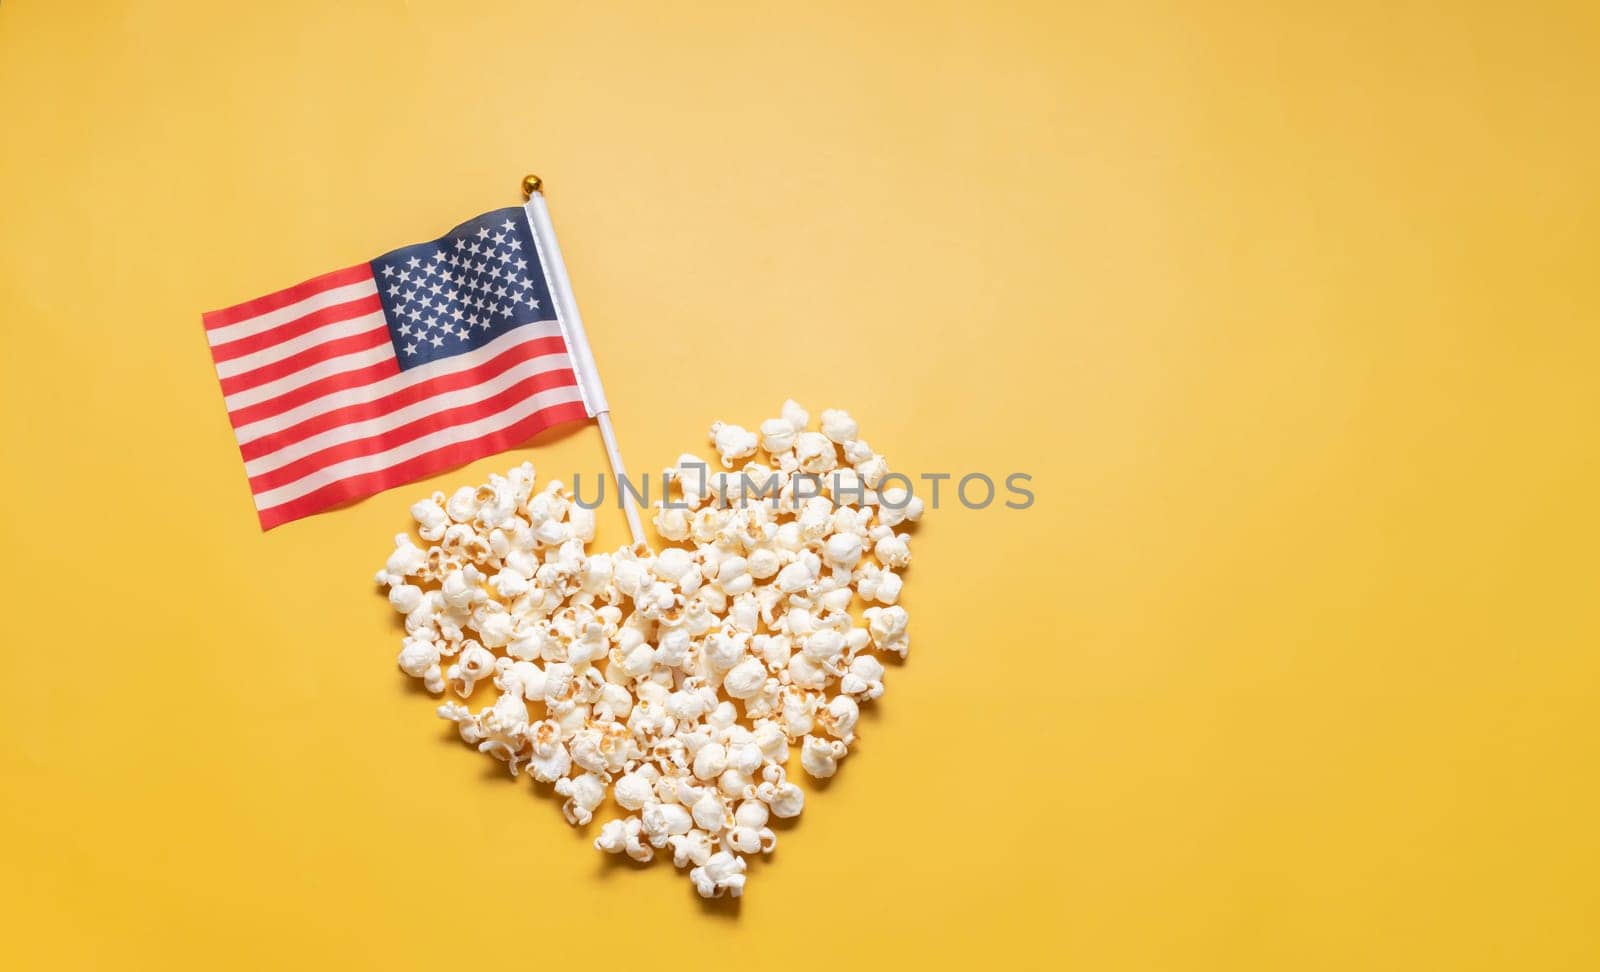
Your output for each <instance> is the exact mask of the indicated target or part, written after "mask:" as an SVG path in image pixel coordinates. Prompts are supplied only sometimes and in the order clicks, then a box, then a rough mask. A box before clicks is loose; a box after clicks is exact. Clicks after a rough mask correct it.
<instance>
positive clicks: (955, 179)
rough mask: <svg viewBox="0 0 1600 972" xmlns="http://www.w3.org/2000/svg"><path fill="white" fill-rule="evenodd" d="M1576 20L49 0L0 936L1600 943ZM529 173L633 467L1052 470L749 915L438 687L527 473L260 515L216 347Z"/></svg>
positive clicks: (36, 41)
mask: <svg viewBox="0 0 1600 972" xmlns="http://www.w3.org/2000/svg"><path fill="white" fill-rule="evenodd" d="M1441 6H1450V7H1453V8H1455V9H1454V10H1453V12H1450V13H1445V14H1435V13H1430V12H1429V8H1432V7H1441ZM225 7H234V9H224V8H225ZM1513 8H1515V9H1514V10H1513ZM1596 10H1597V8H1596V7H1595V6H1594V5H1593V4H1581V3H1573V4H1571V5H1567V6H1558V5H1553V4H1533V5H1513V4H1490V3H1478V4H1453V5H1437V4H1413V3H1399V4H1395V3H1359V4H1325V3H1319V4H1310V3H1303V4H1288V5H1284V4H1269V3H1259V4H1252V3H1198V2H1196V3H1190V4H1141V3H1134V4H1108V5H1104V6H1096V7H1088V6H1081V5H1072V4H1068V5H1062V4H1053V3H1038V4H1029V5H1019V4H1007V3H1001V4H992V5H991V4H984V3H957V4H949V3H925V2H917V3H906V4H893V5H887V4H858V3H840V4H830V5H826V6H825V7H816V8H813V7H809V6H807V5H794V4H761V5H751V4H747V3H727V4H638V5H635V6H632V7H613V6H609V5H598V4H577V3H573V4H509V3H499V4H495V3H485V4H480V3H470V4H462V3H450V4H446V3H440V4H423V3H408V4H402V3H395V4H377V3H368V4H337V5H335V4H326V3H322V2H286V3H263V4H253V5H237V6H236V5H228V4H213V3H182V4H180V3H165V4H162V3H67V2H53V3H51V2H43V0H6V2H5V3H4V4H3V5H0V326H3V348H0V404H3V422H4V425H3V428H4V437H3V441H4V473H3V479H0V509H3V510H4V512H5V514H6V516H7V518H8V521H9V522H8V524H7V527H6V531H5V532H6V534H7V536H8V539H7V540H6V542H5V543H4V556H3V558H0V571H3V572H4V578H3V579H4V581H5V587H4V590H5V592H6V595H5V596H6V606H5V618H6V625H5V653H6V660H7V662H8V665H7V668H8V670H9V671H10V672H11V673H12V674H11V684H10V688H9V690H8V691H7V692H6V696H7V698H6V701H5V704H4V706H3V715H0V719H3V724H0V730H3V738H4V743H3V745H0V786H3V791H0V796H3V813H4V820H3V824H4V825H3V828H0V833H3V836H0V873H3V876H0V894H3V897H4V900H3V901H0V927H3V928H4V931H5V938H6V940H7V946H6V952H7V953H8V956H9V958H8V960H7V964H8V965H10V964H11V963H12V962H17V963H18V964H20V965H21V966H23V967H29V968H42V967H46V966H55V965H57V964H59V965H60V966H65V967H88V966H100V967H118V968H170V967H190V966H211V965H213V963H223V962H227V963H238V964H240V965H243V966H254V967H284V966H291V965H292V966H298V967H304V966H315V967H321V966H346V967H377V966H385V967H428V968H435V969H440V968H453V967H456V966H457V965H465V964H468V963H471V964H473V965H478V964H481V963H488V964H491V965H496V966H502V967H527V968H534V967H541V966H543V965H546V964H548V963H550V962H552V961H558V960H559V961H562V962H571V963H580V964H582V965H585V966H586V965H588V964H590V963H594V962H604V963H606V964H607V965H608V966H609V965H611V964H612V963H616V962H622V961H652V960H665V961H669V962H672V963H673V964H678V965H683V966H684V967H688V966H689V965H696V966H708V965H709V963H711V962H717V963H728V964H730V965H737V966H739V967H754V966H759V967H762V968H778V967H787V966H795V967H799V966H802V965H813V964H815V965H818V966H820V967H824V968H849V967H876V968H890V967H899V965H900V964H905V965H907V966H908V967H953V966H957V965H966V964H969V963H984V964H985V967H987V964H988V963H991V962H995V961H1000V960H1005V961H1008V962H1010V963H1011V964H1013V965H1017V966H1023V967H1043V966H1052V965H1054V966H1057V967H1070V968H1084V969H1258V968H1260V969H1366V968H1388V969H1420V968H1452V969H1474V968H1485V969H1487V968H1498V969H1511V968H1516V969H1593V968H1595V967H1597V965H1600V896H1597V893H1596V876H1595V872H1596V868H1597V865H1600V838H1597V835H1596V828H1595V820H1596V813H1597V811H1600V799H1597V797H1600V790H1597V784H1596V782H1595V771H1596V764H1597V758H1600V731H1597V730H1600V714H1597V702H1600V688H1597V686H1600V659H1597V655H1596V648H1597V645H1600V609H1597V603H1600V602H1597V597H1596V595H1597V590H1596V582H1597V580H1600V567H1597V564H1600V556H1597V546H1600V543H1597V542H1600V529H1597V525H1600V524H1597V517H1596V516H1595V511H1594V504H1595V500H1596V496H1597V487H1600V468H1597V459H1600V446H1597V439H1596V435H1595V423H1596V419H1597V417H1600V391H1597V385H1600V383H1597V380H1596V371H1597V365H1600V336H1597V330H1596V325H1597V323H1600V275H1597V274H1596V262H1595V261H1596V256H1597V253H1600V248H1597V243H1600V231H1597V225H1600V223H1597V217H1600V188H1597V179H1596V173H1597V166H1600V152H1597V150H1600V138H1597V134H1596V132H1597V129H1596V124H1595V122H1596V118H1597V117H1600V68H1597V67H1596V58H1597V52H1600V15H1597V13H1596ZM530 170H531V171H536V172H539V173H540V174H542V175H543V176H544V177H545V179H546V180H547V183H548V186H549V199H550V204H551V207H552V210H553V212H554V215H555V220H556V225H557V227H558V228H559V230H560V233H561V238H562V242H563V244H564V247H565V249H566V253H567V260H568V263H569V266H570V268H571V272H572V276H573V279H574V284H575V287H576V289H577V292H578V295H579V299H580V301H581V303H582V305H583V309H584V313H585V317H586V320H587V321H588V324H589V329H590V332H591V337H592V343H593V346H594V350H595V353H596V355H597V358H598V360H599V362H600V366H601V371H602V373H603V375H604V377H605V379H606V383H607V390H608V392H609V394H610V398H611V401H612V404H613V406H614V409H615V417H616V421H617V424H618V429H619V433H620V436H621V440H622V444H623V447H624V451H625V453H626V455H627V457H628V459H629V460H630V462H631V464H632V465H633V467H634V468H635V470H654V469H659V468H660V467H662V466H664V465H666V464H667V463H669V462H670V461H671V460H672V459H673V457H675V456H676V455H677V454H678V453H679V452H680V451H683V450H684V449H685V448H699V447H701V446H702V444H703V439H702V436H703V435H704V429H705V426H706V425H707V424H708V423H709V422H710V421H711V420H712V419H715V418H719V417H720V418H726V419H729V420H733V421H740V422H744V423H747V424H748V423H753V422H757V421H759V420H760V419H762V418H764V417H766V416H768V415H770V414H772V413H773V412H774V410H775V409H776V407H777V405H778V403H779V402H781V401H782V399H783V398H784V397H785V396H788V395H794V396H797V397H798V398H800V399H801V400H802V401H804V402H805V403H807V404H808V405H809V406H810V407H811V408H812V409H813V410H815V409H818V408H821V407H824V406H831V405H840V406H845V407H848V408H850V409H851V410H853V411H854V413H855V414H856V415H857V416H858V417H859V419H860V420H861V422H862V425H863V429H864V432H865V434H866V436H867V437H868V438H869V439H870V440H871V442H872V443H873V444H874V445H875V446H877V447H878V448H880V449H882V450H883V451H885V452H886V453H888V454H889V456H890V458H891V460H892V461H893V462H894V464H895V466H896V467H897V468H899V469H902V470H905V471H907V472H911V473H914V474H915V473H922V472H941V471H950V472H966V471H983V472H987V473H990V474H994V475H1000V474H1004V473H1008V472H1012V471H1024V472H1028V473H1031V474H1032V475H1033V477H1034V488H1035V491H1036V493H1037V497H1038V499H1037V503H1036V505H1035V506H1034V507H1033V508H1032V509H1031V510H1028V511H1026V512H1008V511H1004V510H999V509H991V510H988V511H984V512H973V511H967V510H964V509H962V508H960V507H959V506H957V505H950V504H946V505H945V508H944V509H941V510H940V511H939V512H938V513H937V514H930V515H929V516H928V518H927V519H926V520H925V521H924V523H923V525H922V527H921V528H920V530H919V532H918V537H917V541H916V544H915V548H916V557H917V561H916V566H915V567H914V568H913V569H912V571H911V573H910V575H909V577H908V583H907V594H906V598H905V601H906V603H907V605H908V606H909V607H910V609H911V610H912V613H913V622H912V624H913V640H914V650H913V651H912V654H911V658H910V660H909V662H908V663H907V664H906V665H904V666H901V667H896V668H894V669H893V670H892V671H891V673H890V681H889V692H888V694H887V695H886V696H885V697H884V698H883V700H881V702H880V703H878V705H877V707H876V711H875V712H874V713H873V714H872V715H870V716H868V717H867V718H866V719H865V726H864V732H863V733H862V735H863V737H864V741H863V743H862V745H861V748H860V750H859V751H858V752H857V753H855V754H854V755H852V756H851V757H850V759H849V760H848V761H847V762H846V763H845V764H844V766H843V770H842V772H841V775H840V776H839V777H838V778H837V779H836V780H835V781H834V782H833V783H832V785H831V786H829V787H827V788H826V791H825V792H820V793H816V792H814V793H813V794H812V798H811V800H810V802H809V803H808V806H807V810H806V813H805V815H804V817H803V818H801V820H800V822H799V825H798V826H796V827H794V828H793V829H792V830H789V831H787V832H786V833H785V834H784V835H783V838H782V843H781V846H780V848H779V849H778V852H777V854H776V855H775V856H774V858H773V859H772V860H770V861H769V862H765V863H762V864H759V865H757V866H755V867H754V868H753V873H752V879H751V882H750V888H749V893H748V896H747V897H746V898H745V899H744V901H743V902H742V905H741V906H740V907H738V908H730V907H727V906H726V905H712V906H703V905H701V904H700V903H699V902H698V900H697V899H695V898H694V897H693V892H692V890H691V888H690V886H689V884H688V883H687V882H686V881H685V880H684V879H683V878H682V877H681V876H679V875H677V874H675V873H673V871H672V868H671V867H670V865H667V864H662V863H660V862H658V863H657V864H656V865H655V866H653V867H651V868H648V869H645V870H643V871H642V872H640V873H633V872H632V870H631V869H630V868H628V867H626V866H621V867H619V866H615V865H614V864H611V863H608V860H607V859H606V858H605V857H604V856H603V855H601V854H599V853H598V852H596V851H595V850H593V849H592V848H591V847H590V846H589V841H590V840H591V839H592V833H591V834H585V833H580V832H574V831H572V830H571V829H569V828H568V827H567V826H566V825H565V824H564V823H563V822H562V820H561V819H560V814H559V813H558V811H557V808H556V805H555V804H554V803H553V802H552V801H550V800H549V799H547V798H543V797H539V796H536V795H535V794H534V791H533V790H532V788H530V787H529V785H528V784H527V783H526V781H518V782H515V783H513V782H510V781H509V780H507V779H506V778H504V777H503V775H502V774H501V772H500V767H499V766H498V765H497V764H493V763H492V762H491V761H490V760H488V759H486V758H485V757H482V756H479V755H477V754H475V753H472V752H471V751H469V750H468V749H466V748H465V747H463V746H461V745H460V744H459V743H457V742H455V741H453V739H452V738H451V736H450V733H449V729H448V727H447V726H446V725H445V724H443V723H441V722H439V721H437V720H436V719H435V718H434V717H433V715H432V711H431V710H432V707H433V703H432V702H431V701H430V699H429V698H427V697H426V696H425V694H423V693H421V692H419V691H416V690H414V689H412V688H410V687H409V685H408V683H407V681H406V680H405V679H404V678H403V676H402V675H401V674H400V673H399V671H398V670H397V669H396V667H395V664H394V655H395V651H396V648H397V641H398V637H397V629H396V626H395V622H394V620H393V618H392V616H391V613H390V611H389V608H388V607H387V605H386V604H385V603H384V601H383V599H382V598H381V597H379V596H377V594H376V593H375V592H374V589H373V586H372V583H371V575H372V572H373V570H374V569H375V568H376V567H377V566H378V565H379V564H380V563H381V562H382V560H383V558H384V556H385V555H386V553H387V550H388V549H389V546H390V537H391V536H392V535H393V534H394V533H395V532H396V531H397V530H400V529H403V528H404V527H405V525H406V512H405V511H406V507H407V506H408V505H409V503H410V502H411V501H412V500H413V499H414V498H415V497H416V496H418V495H421V494H424V493H426V492H427V491H429V490H431V489H433V488H435V487H445V486H453V485H456V484H460V483H465V482H475V481H478V480H479V479H481V478H482V477H483V476H485V475H486V474H487V473H488V472H490V471H493V470H501V469H504V468H506V467H507V466H509V465H511V464H513V463H515V462H518V461H521V460H522V459H524V458H527V457H528V456H529V455H530V453H529V452H528V450H522V451H520V452H517V453H513V454H508V455H503V456H498V457H494V458H490V459H485V460H483V461H480V462H477V463H474V464H472V465H471V466H470V467H468V468H465V469H461V470H457V471H454V472H451V473H448V474H446V475H443V476H440V477H436V478H435V479H434V480H431V481H428V482H425V483H420V484H417V485H416V486H414V487H410V488H404V489H398V490H394V491H392V492H389V493H386V494H383V495H380V496H377V497H375V498H372V499H370V500H367V501H365V502H362V503H359V504H357V505H355V506H353V507H351V508H349V509H345V510H342V511H340V512H337V513H334V514H331V515H325V516H319V517H316V518H313V519H310V520H306V521H302V522H299V523H295V524H291V525H289V526H287V527H284V528H281V529H279V530H276V531H274V532H273V533H271V534H269V535H262V534H261V533H260V532H259V531H258V529H257V527H256V522H255V517H254V516H253V514H252V510H251V504H250V500H249V496H248V493H247V489H246V485H245V477H244V475H243V472H242V469H241V466H240V461H239V456H238V454H237V452H236V449H235V446H234V444H233V440H232V438H231V433H230V430H229V427H228V423H227V420H226V418H225V415H224V410H223V407H222V401H221V395H220V393H219V391H218V389H217V386H216V378H215V375H214V374H213V372H212V368H211V364H210V361H209V359H208V356H207V352H206V345H205V342H204V340H203V337H202V332H201V327H200V319H199V315H200V313H201V312H202V311H204V310H207V309H211V308H214V307H218V306H222V305H226V304H231V303H234V302H237V301H240V300H244V299H248V298H251V297H255V296H257V295H259V294H262V293H264V292H267V291H269V290H273V289H276V288H278V287H281V286H285V285H287V284H290V283H293V282H295V281H298V280H300V279H303V278H305V277H307V276H311V275H313V274H316V273H320V272H322V271H326V270H329V269H332V268H335V267H339V266H346V265H348V264H350V263H351V262H354V261H356V260H359V259H362V258H365V257H368V256H370V255H372V254H376V253H379V252H382V251H383V250H385V249H388V248H391V247H393V246H397V245H400V244H403V243H407V242H410V241H414V240H418V239H425V238H428V237H430V236H432V235H434V234H436V233H438V232H440V231H442V230H444V229H445V228H447V227H449V226H451V225H453V224H454V223H456V222H458V221H460V220H461V219H464V218H466V217H468V216H471V215H473V214H476V213H478V212H481V211H483V210H486V209H490V208H494V207H498V206H505V205H513V204H516V203H517V202H518V201H519V200H520V195H519V194H518V192H517V185H518V181H519V179H520V177H521V176H522V175H523V173H524V172H525V171H530ZM531 457H532V458H533V459H534V460H535V462H536V463H537V465H538V466H539V468H540V470H541V472H542V473H544V474H549V475H562V476H570V475H571V473H573V472H575V471H582V472H585V473H593V472H596V471H599V470H601V469H603V468H604V467H603V461H604V460H603V455H602V453H601V449H600V443H599V437H598V433H597V432H595V431H594V429H592V428H587V427H586V428H580V429H578V430H577V432H576V433H575V434H570V435H566V436H555V437H553V441H550V442H548V443H546V444H541V445H540V446H539V447H538V448H537V449H535V450H534V451H533V452H532V453H531ZM623 533H624V527H623V524H622V519H621V516H620V514H619V513H616V512H615V511H612V512H611V513H609V514H608V515H606V516H604V517H602V536H601V545H602V546H609V545H612V544H615V543H617V542H619V541H620V540H621V539H622V537H623ZM19 954H20V961H18V959H17V956H18V955H19ZM574 967H579V966H578V965H577V964H575V965H574Z"/></svg>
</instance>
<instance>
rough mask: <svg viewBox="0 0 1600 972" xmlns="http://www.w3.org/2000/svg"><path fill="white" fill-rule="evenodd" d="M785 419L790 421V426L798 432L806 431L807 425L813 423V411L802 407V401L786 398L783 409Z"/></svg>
mask: <svg viewBox="0 0 1600 972" xmlns="http://www.w3.org/2000/svg"><path fill="white" fill-rule="evenodd" d="M781 414H782V415H783V420H784V421H785V422H788V423H789V428H791V429H794V430H795V431H796V432H804V431H805V430H806V426H807V425H810V424H811V413H810V412H808V411H806V410H805V409H803V408H801V407H800V403H799V402H797V401H795V400H794V399H792V398H789V399H785V400H784V403H783V409H782V410H781Z"/></svg>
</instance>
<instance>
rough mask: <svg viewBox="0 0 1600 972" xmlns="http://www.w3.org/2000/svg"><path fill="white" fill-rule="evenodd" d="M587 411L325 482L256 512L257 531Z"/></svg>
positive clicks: (500, 447) (509, 443) (555, 410)
mask: <svg viewBox="0 0 1600 972" xmlns="http://www.w3.org/2000/svg"><path fill="white" fill-rule="evenodd" d="M588 417H589V413H588V412H587V411H586V410H585V409H584V407H583V403H582V402H581V401H579V402H570V403H568V404H565V405H553V406H551V407H550V408H546V409H541V410H540V411H537V412H535V413H533V414H532V415H530V416H528V417H527V418H525V419H523V420H522V421H520V422H517V423H516V424H514V425H510V426H507V427H506V428H504V429H501V430H499V431H498V432H491V433H489V434H488V435H483V436H479V437H478V438H476V439H471V440H469V441H466V442H456V443H452V444H450V445H447V446H444V447H442V448H439V449H435V450H433V451H432V452H428V453H424V454H423V455H420V456H417V457H416V458H414V459H409V460H407V461H405V462H402V463H399V464H398V465H394V466H390V467H389V468H388V469H382V470H379V471H377V472H373V473H367V474H365V475H361V476H354V477H351V478H349V479H341V480H339V481H338V482H336V483H329V484H328V485H326V486H324V487H322V488H321V489H318V490H315V491H314V492H310V493H307V494H306V495H304V496H301V497H299V498H298V499H294V500H290V501H289V502H287V503H282V504H280V505H278V506H274V507H271V508H270V509H265V510H260V511H259V512H258V513H257V516H258V517H259V518H260V520H261V529H263V530H270V529H272V528H273V527H275V526H278V525H279V524H283V523H287V522H289V521H290V520H294V519H298V518H300V517H302V516H309V515H310V514H312V513H319V512H321V511H323V510H325V509H327V508H329V507H330V506H337V505H338V504H340V503H342V502H344V501H346V500H352V499H360V498H361V497H363V496H371V495H372V494H373V493H376V492H379V491H381V490H385V489H388V488H389V487H391V486H399V485H401V484H403V483H409V482H411V481H412V480H416V479H421V478H422V477H424V476H428V475H431V474H432V473H435V472H438V471H440V470H442V469H447V468H450V467H452V466H459V465H462V464H464V463H468V462H471V461H472V460H474V459H480V458H482V457H483V456H487V455H490V454H492V453H496V452H501V451H504V450H506V449H509V448H511V447H513V446H516V445H520V444H521V443H523V442H526V441H527V440H528V439H531V438H533V436H535V435H537V434H538V433H540V432H542V431H544V430H545V429H547V428H549V427H551V426H552V425H558V424H560V423H562V422H576V421H578V420H579V419H586V418H588Z"/></svg>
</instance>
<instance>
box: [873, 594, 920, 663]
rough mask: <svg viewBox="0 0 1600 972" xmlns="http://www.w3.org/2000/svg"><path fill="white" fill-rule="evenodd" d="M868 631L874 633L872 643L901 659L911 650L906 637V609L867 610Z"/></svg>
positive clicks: (897, 607) (896, 607)
mask: <svg viewBox="0 0 1600 972" xmlns="http://www.w3.org/2000/svg"><path fill="white" fill-rule="evenodd" d="M863 613H864V616H865V617H866V619H867V630H868V631H870V632H871V633H872V643H873V645H875V646H877V647H878V648H881V649H883V650H884V651H892V652H895V653H896V654H898V655H899V656H900V657H901V658H904V657H906V654H907V652H909V651H910V650H911V643H910V641H909V640H908V638H907V637H906V621H907V616H906V609H905V608H903V607H899V606H895V607H886V608H876V607H874V608H867V610H866V611H865V612H863Z"/></svg>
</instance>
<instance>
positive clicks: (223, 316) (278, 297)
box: [200, 263, 372, 331]
mask: <svg viewBox="0 0 1600 972" xmlns="http://www.w3.org/2000/svg"><path fill="white" fill-rule="evenodd" d="M371 279H372V268H371V267H370V266H368V265H367V264H365V263H358V264H356V265H355V266H353V267H346V268H344V269H343V270H335V271H333V272H332V273H325V274H323V275H322V276H320V277H312V278H311V279H310V280H307V281H306V282H304V283H299V284H295V285H294V286H293V287H290V288H289V289H287V290H280V291H277V292H276V293H271V294H268V295H266V296H265V297H257V298H256V299H255V300H247V301H245V302H244V303H242V304H234V305H233V306H232V307H224V308H223V309H221V310H214V311H210V312H208V313H205V314H202V315H200V319H201V321H202V322H204V323H205V326H206V330H208V331H214V330H216V329H217V328H219V327H226V326H227V325H229V324H237V323H239V322H240V321H246V320H249V319H250V318H252V317H260V316H261V315H262V314H265V313H268V312H269V311H275V310H278V309H279V308H281V307H288V306H289V305H290V304H296V303H299V302H300V301H302V300H305V299H306V298H307V297H315V296H316V295H317V294H320V293H322V292H323V291H324V290H332V289H333V288H335V287H343V286H345V285H347V284H353V283H360V282H361V281H363V280H371Z"/></svg>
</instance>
